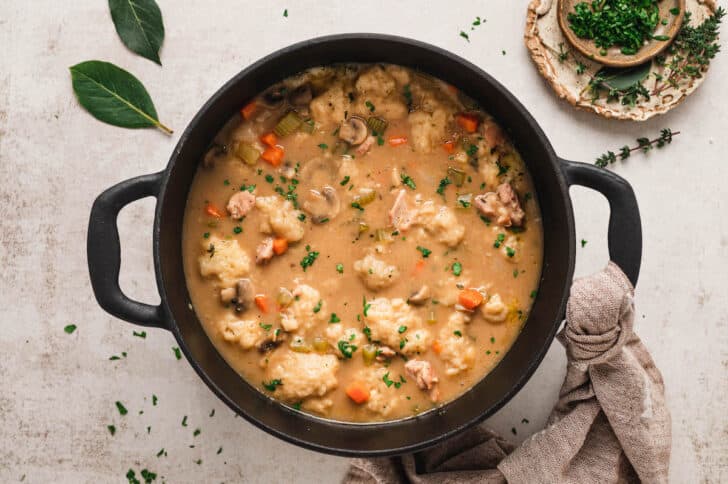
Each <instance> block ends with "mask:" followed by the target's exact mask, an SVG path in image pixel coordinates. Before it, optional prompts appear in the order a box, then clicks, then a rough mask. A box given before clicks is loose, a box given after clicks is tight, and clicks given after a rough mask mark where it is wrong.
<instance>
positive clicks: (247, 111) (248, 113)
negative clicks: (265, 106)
mask: <svg viewBox="0 0 728 484" xmlns="http://www.w3.org/2000/svg"><path fill="white" fill-rule="evenodd" d="M256 108H257V106H256V105H255V101H250V102H249V103H248V104H246V105H245V106H243V109H241V110H240V115H241V116H242V117H243V119H250V118H252V117H253V114H254V113H255V109H256Z"/></svg>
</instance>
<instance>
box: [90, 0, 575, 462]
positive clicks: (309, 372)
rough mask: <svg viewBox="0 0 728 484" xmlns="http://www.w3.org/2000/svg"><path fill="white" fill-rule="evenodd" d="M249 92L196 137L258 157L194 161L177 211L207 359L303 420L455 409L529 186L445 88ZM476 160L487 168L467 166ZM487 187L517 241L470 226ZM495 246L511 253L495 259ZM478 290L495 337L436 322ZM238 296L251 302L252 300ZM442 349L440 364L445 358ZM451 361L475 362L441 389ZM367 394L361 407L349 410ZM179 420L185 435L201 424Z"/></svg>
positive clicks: (506, 289)
mask: <svg viewBox="0 0 728 484" xmlns="http://www.w3.org/2000/svg"><path fill="white" fill-rule="evenodd" d="M281 11H282V10H279V11H278V12H279V13H280V12H281ZM471 20H472V19H471ZM463 27H466V28H464V30H465V32H467V33H471V32H470V27H471V26H470V25H469V23H468V24H463ZM458 30H459V29H458ZM456 32H457V30H456ZM499 51H500V49H496V50H495V52H496V53H498V52H499ZM491 53H492V52H491ZM569 60H570V61H571V60H572V59H571V57H570V58H569ZM571 69H573V66H571ZM572 72H573V70H572ZM260 87H261V88H263V89H262V90H261V93H260V94H259V95H258V96H255V97H253V98H252V99H251V100H249V101H246V105H245V106H239V107H238V108H245V109H246V112H248V114H251V113H250V111H251V110H253V113H252V116H251V117H250V118H249V119H246V118H245V115H244V114H243V115H242V116H241V113H239V112H237V110H236V113H235V115H234V117H232V118H231V119H230V122H229V123H227V124H225V126H224V127H223V128H222V129H221V130H220V132H218V133H217V134H215V136H214V138H213V139H215V141H216V142H217V143H219V144H221V145H222V144H224V145H225V146H229V147H235V148H237V146H238V145H239V144H240V143H241V142H247V143H250V144H251V146H254V147H255V149H256V152H258V151H260V152H262V151H263V150H266V151H267V152H268V153H267V154H266V158H262V157H261V155H262V153H259V154H258V155H256V156H257V158H256V159H255V160H253V162H252V163H249V162H248V161H246V160H243V159H242V158H241V157H240V156H238V155H237V153H236V151H237V149H231V150H230V151H229V152H228V153H227V154H226V155H225V156H224V157H220V158H219V160H218V161H217V162H216V163H214V164H211V165H210V164H208V165H205V166H203V164H202V163H199V169H198V170H197V172H196V174H195V178H194V180H193V182H192V186H191V188H190V191H189V194H188V202H187V204H186V208H185V215H184V220H183V222H184V225H183V231H182V248H183V263H184V273H185V278H186V282H187V287H188V288H189V295H190V306H191V308H193V310H194V311H195V312H196V314H198V315H199V319H200V322H201V324H202V326H203V329H204V330H205V331H206V332H207V334H208V335H209V337H210V340H211V341H212V343H213V344H214V346H215V348H216V349H217V351H218V352H219V353H220V355H221V356H222V357H223V358H224V359H225V360H226V361H227V362H228V363H229V365H230V366H231V368H232V369H234V370H235V371H236V372H237V373H238V374H239V375H240V376H241V378H243V379H244V380H245V381H247V382H249V383H250V384H252V385H253V386H254V387H255V388H256V389H257V391H259V392H261V393H262V394H265V395H266V396H268V397H269V398H271V399H276V400H280V401H281V402H282V403H284V404H285V405H287V406H288V407H289V408H290V409H291V410H294V409H300V410H301V411H302V412H306V413H307V414H309V413H310V414H315V415H316V416H319V417H321V418H327V419H331V420H336V421H342V422H362V423H369V422H379V421H387V420H396V419H400V418H406V417H409V416H410V415H411V414H412V412H415V413H417V412H421V411H426V410H428V409H431V408H433V407H435V406H439V405H444V404H447V403H448V402H450V401H452V400H453V399H455V398H457V397H458V396H459V395H461V394H462V393H463V392H465V391H467V390H468V389H469V388H471V387H472V386H473V385H474V384H476V383H477V382H478V381H480V379H482V378H483V377H484V376H485V375H486V374H487V373H488V372H489V371H491V369H492V368H493V366H494V365H495V364H496V362H497V361H496V360H497V357H493V356H492V355H493V354H495V352H496V351H500V352H501V354H503V353H505V352H506V351H507V350H508V348H509V347H510V346H511V345H512V344H513V341H514V340H515V338H516V335H517V334H519V331H520V329H521V327H522V325H523V324H526V323H525V320H526V318H527V315H528V314H529V312H530V309H531V304H532V303H533V302H534V300H532V299H529V297H528V294H529V292H530V291H531V290H532V289H534V288H537V287H538V281H539V277H540V274H541V265H540V264H541V260H542V258H543V257H542V255H543V253H542V247H543V243H542V235H543V232H542V226H541V216H540V213H539V206H538V203H537V201H536V200H535V197H534V200H533V201H531V202H529V203H527V204H526V203H525V201H526V199H527V196H526V195H525V194H526V193H530V192H533V190H534V187H533V180H532V179H531V177H530V174H529V173H528V172H527V171H526V164H525V163H524V162H523V160H522V159H521V157H520V155H519V153H518V152H517V150H516V149H515V148H514V146H513V144H512V142H511V140H510V139H509V138H508V134H507V132H505V131H502V130H499V129H498V128H499V126H498V124H497V120H496V119H494V118H492V117H491V116H490V115H489V114H488V112H487V108H488V106H487V105H485V106H484V108H485V109H483V108H480V107H479V106H477V104H476V103H475V102H474V101H473V100H471V99H469V98H468V97H467V95H465V93H462V92H459V91H458V89H457V88H458V87H459V86H455V85H453V86H451V85H448V84H447V83H445V82H442V81H440V80H437V79H433V78H431V77H430V76H428V75H427V74H424V73H421V72H416V71H413V70H410V69H408V68H404V67H400V66H393V65H387V64H377V65H374V64H371V65H359V64H347V65H336V66H328V67H326V66H324V67H321V68H318V69H316V70H311V71H305V72H303V73H301V74H299V75H296V76H295V77H291V78H287V79H282V80H278V81H277V82H276V84H275V85H270V86H260ZM299 88H300V89H299ZM349 93H351V98H349V97H348V95H349ZM299 98H300V99H299ZM251 101H253V102H254V106H253V107H248V104H247V103H249V102H251ZM367 101H369V103H370V105H371V106H369V105H367V104H366V102H367ZM486 102H487V101H486ZM375 105H376V106H375ZM370 107H371V108H373V111H371V110H370ZM291 113H293V114H291ZM294 116H295V117H298V118H300V119H297V120H296V119H294ZM284 118H286V119H288V120H289V121H290V120H294V121H296V124H297V127H296V129H295V130H292V131H290V132H288V133H286V134H285V135H277V136H276V138H277V139H276V141H275V146H277V147H279V148H280V149H281V151H279V152H278V154H277V155H276V157H272V156H271V152H274V151H276V149H275V148H273V147H269V146H267V145H266V146H263V143H262V142H261V141H259V140H261V138H262V137H265V135H267V134H268V133H270V132H272V131H273V132H274V131H275V127H277V126H278V125H279V124H280V122H281V121H282V120H283V119H284ZM314 120H315V121H314ZM279 131H280V130H279ZM486 134H487V136H486ZM486 138H487V141H486ZM266 139H268V141H271V140H270V139H269V138H266ZM390 140H391V141H392V142H391V143H390ZM319 145H322V146H319ZM486 145H487V146H488V147H487V148H486V147H485V146H486ZM380 146H381V148H380ZM269 148H270V149H269ZM489 151H490V152H489ZM481 153H487V154H488V155H487V156H480V155H481ZM238 158H240V160H238ZM269 158H270V159H269ZM478 158H482V159H481V160H479V161H480V165H481V166H476V165H477V163H476V161H478ZM496 159H500V161H501V168H500V171H503V170H505V169H506V165H508V166H510V168H509V169H507V170H508V171H507V172H506V173H501V176H500V177H496V176H495V175H496V174H497V173H498V171H499V168H497V167H496V164H495V160H496ZM297 160H298V161H297ZM200 161H204V160H200ZM486 164H488V165H491V164H492V167H490V168H492V170H491V169H490V168H489V169H488V170H481V168H483V169H484V168H486V167H485V165H486ZM223 180H228V181H229V185H225V184H224V183H223ZM486 180H487V181H486ZM254 184H257V187H255V188H253V186H254ZM450 185H453V187H450ZM501 185H510V188H511V189H512V190H513V192H514V194H515V195H516V197H515V198H514V204H515V203H516V202H517V203H518V204H519V205H520V207H521V209H522V210H523V212H524V214H525V217H524V218H523V223H520V222H519V223H518V225H519V226H520V227H528V229H527V230H526V231H521V232H520V233H519V234H518V235H515V234H516V232H517V231H518V228H517V227H516V228H515V230H514V229H513V226H512V227H504V224H503V223H502V222H501V223H499V220H501V221H502V220H504V219H503V218H502V217H500V212H499V211H496V212H495V213H498V215H490V216H487V217H486V216H485V214H484V213H485V211H488V209H487V208H486V207H484V206H483V205H481V204H480V203H479V202H476V198H475V197H477V196H479V195H482V196H485V195H486V194H487V193H490V192H494V193H495V194H498V192H500V191H502V189H501V188H500V186H501ZM479 186H480V187H481V188H478V187H479ZM503 188H506V187H503ZM239 189H242V190H243V191H242V192H240V191H239ZM533 193H534V194H535V192H533ZM249 195H250V196H249ZM233 196H234V197H235V199H234V200H231V197H233ZM477 200H480V198H478V199H477ZM205 202H207V203H210V204H212V205H213V206H214V207H215V208H216V210H215V211H213V213H210V212H208V211H206V210H205V208H206V205H207V203H205ZM236 204H237V205H236ZM228 207H230V208H231V210H230V211H227V210H226V209H227V208H228ZM466 207H467V208H466ZM233 208H234V209H239V211H238V212H237V213H238V215H236V216H235V217H231V214H230V213H228V212H235V211H234V210H233ZM503 208H504V210H515V208H512V207H511V206H510V205H508V204H503ZM214 212H217V213H214ZM488 213H490V212H488ZM217 215H219V216H217ZM504 215H505V214H504ZM481 216H482V217H483V218H481ZM478 218H481V220H478ZM512 220H516V221H517V217H516V218H513V217H512ZM236 227H240V229H241V232H240V233H239V234H237V233H236V232H237V230H236ZM205 233H206V234H209V235H208V237H207V238H203V236H202V234H205ZM498 237H500V242H499V244H500V245H499V247H493V245H494V242H495V241H497V240H498ZM269 238H272V239H273V240H276V242H275V244H274V246H273V247H271V246H270V245H269ZM284 240H285V241H286V243H285V244H284V243H283V241H284ZM511 240H513V242H511ZM516 240H517V242H516ZM262 242H265V244H263V243H262ZM211 244H212V246H213V248H210V245H211ZM577 244H578V239H577ZM506 246H510V247H511V248H512V249H514V250H515V251H516V253H515V254H514V256H513V258H512V259H509V258H508V257H507V252H506ZM271 248H273V249H274V250H273V251H271V250H270V249H271ZM270 252H273V253H272V254H271V253H270ZM210 255H212V257H210ZM516 260H517V264H514V262H516ZM466 267H467V269H468V270H467V272H466V271H465V268H466ZM526 267H528V270H527V271H526V272H525V273H524V272H522V270H523V268H526ZM516 268H517V271H518V272H517V278H516V277H515V276H513V274H514V273H516V271H514V269H516ZM299 269H300V270H299ZM248 282H249V283H250V284H249V286H248V285H247V284H248ZM481 287H488V293H489V294H500V295H501V296H502V297H503V301H504V304H505V305H507V306H508V312H507V317H508V323H507V324H508V328H507V329H508V331H506V332H503V333H501V330H499V329H498V327H499V326H498V323H497V322H495V321H493V322H489V321H488V320H486V319H485V317H486V316H487V314H486V313H487V312H484V311H480V310H473V311H472V313H469V314H468V317H469V318H470V319H471V324H468V325H466V326H462V325H456V326H453V323H452V316H453V315H456V314H458V313H457V311H458V310H457V309H456V308H455V307H454V305H453V304H454V302H459V301H460V299H461V297H462V298H463V300H464V301H466V303H465V304H468V305H470V304H476V303H478V304H482V303H483V301H482V298H480V299H479V297H480V296H482V295H480V296H478V295H475V294H474V292H475V291H474V289H475V288H481ZM246 288H247V289H246ZM281 288H284V289H283V291H282V290H281ZM468 289H470V290H471V291H472V293H471V291H467V290H468ZM463 293H465V295H463ZM467 294H470V299H467V297H468V296H467ZM256 296H264V297H265V298H266V299H267V304H264V303H263V301H262V299H261V298H259V299H258V304H255V298H256ZM357 298H358V299H359V300H357ZM359 301H361V302H359ZM515 301H519V303H518V304H517V303H516V302H515ZM496 302H497V301H496ZM486 304H487V302H486ZM493 305H495V302H494V303H493ZM463 307H466V306H463ZM475 307H477V305H476V306H475ZM521 310H522V312H521V313H518V314H519V317H518V318H517V317H516V313H517V312H518V311H521ZM499 315H500V313H499ZM519 318H520V319H519ZM286 328H288V329H286ZM495 334H497V335H498V341H497V343H493V344H491V343H489V342H488V339H489V338H490V336H491V335H495ZM150 337H151V336H150ZM453 341H454V342H456V344H457V347H458V349H457V351H449V349H450V348H451V346H450V345H451V343H452V342H453ZM439 345H442V347H439ZM486 350H488V351H491V356H486V355H485V354H484V353H483V352H484V351H486ZM463 352H467V353H468V354H475V352H477V353H478V355H480V358H471V359H468V361H467V362H466V364H467V368H462V369H461V371H460V372H459V373H458V374H457V377H454V378H445V377H444V375H445V372H446V371H447V369H448V368H451V367H453V365H455V366H459V365H460V364H459V363H457V362H456V361H454V359H455V358H457V357H458V356H459V355H461V354H463ZM117 354H118V353H117ZM180 356H181V352H180ZM118 363H121V362H118ZM118 363H115V364H114V365H115V366H116V365H117V364H118ZM405 364H409V365H410V367H409V371H410V372H411V371H413V365H419V364H422V365H423V369H424V368H425V367H426V365H427V364H429V365H431V369H432V371H433V372H434V374H435V375H436V376H438V377H440V379H439V381H438V382H437V392H434V393H437V394H438V395H439V397H438V399H437V401H436V402H433V401H432V400H431V396H432V394H431V392H430V391H426V390H421V389H420V388H419V387H418V386H417V385H415V384H414V383H415V381H414V377H409V376H407V375H408V374H409V373H406V372H407V371H408V370H407V369H405V366H404V365H405ZM385 372H387V377H386V379H383V374H384V373H385ZM304 374H305V375H304ZM405 378H406V379H405ZM384 382H389V385H390V387H391V388H385V385H386V383H384ZM277 383H280V384H277ZM402 385H405V386H404V387H402ZM377 388H378V389H379V390H382V392H381V393H380V394H379V395H376V394H375V393H374V391H375V390H376V389H377ZM398 388H399V389H405V390H406V392H402V393H401V394H396V393H395V390H396V389H398ZM349 389H352V391H351V392H347V390H349ZM354 390H356V391H354ZM359 390H361V392H359ZM367 392H372V393H371V395H370V397H371V399H370V400H369V401H364V402H358V401H357V400H361V399H362V398H364V395H366V393H367ZM350 393H351V394H350ZM434 393H433V394H434ZM352 395H353V396H352ZM399 396H401V397H402V398H396V397H399ZM375 397H376V398H375ZM406 397H409V400H407V399H406ZM377 400H379V401H377ZM329 401H330V402H332V403H331V405H329V404H328V402H329ZM324 402H325V405H322V404H321V403H324ZM149 403H150V404H151V402H149ZM137 410H138V409H134V412H136V411H137ZM145 411H146V410H145ZM207 412H209V409H208V410H207ZM207 412H205V411H204V410H203V415H204V413H207ZM117 418H118V417H117ZM122 418H123V417H122ZM193 418H194V417H190V424H189V430H190V434H192V430H194V429H195V428H196V427H201V425H198V424H201V422H195V423H196V425H194V426H193V425H192V423H193ZM109 423H115V422H109ZM105 425H106V423H104V424H103V425H102V430H103V426H105ZM116 426H117V430H119V433H122V432H121V428H120V427H119V425H118V424H117V425H116ZM142 428H144V427H142ZM142 432H143V431H142ZM191 436H192V435H188V438H189V437H191ZM200 438H202V435H201V434H200V436H199V438H198V439H196V440H200ZM201 442H202V441H201V440H200V442H194V444H197V447H198V450H199V447H200V443H201ZM188 444H191V443H189V442H188ZM156 449H157V450H158V449H159V447H157V448H156ZM214 449H215V448H213V450H214ZM196 458H197V457H196V456H195V457H193V459H196ZM138 475H139V471H138V470H137V476H138Z"/></svg>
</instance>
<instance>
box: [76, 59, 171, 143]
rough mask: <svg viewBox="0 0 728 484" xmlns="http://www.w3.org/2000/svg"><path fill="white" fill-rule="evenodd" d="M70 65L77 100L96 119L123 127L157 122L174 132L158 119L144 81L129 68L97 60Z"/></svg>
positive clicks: (134, 126) (162, 128)
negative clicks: (125, 68) (129, 70)
mask: <svg viewBox="0 0 728 484" xmlns="http://www.w3.org/2000/svg"><path fill="white" fill-rule="evenodd" d="M69 69H70V71H71V80H72V83H73V90H74V92H75V93H76V97H77V98H78V102H79V103H81V105H82V106H83V107H84V108H86V110H87V111H88V112H89V113H91V115H92V116H94V117H95V118H96V119H98V120H100V121H103V122H104V123H108V124H113V125H114V126H121V127H123V128H149V127H152V126H155V127H157V128H159V129H161V130H162V131H164V132H165V133H167V134H172V130H171V129H169V128H168V127H166V126H165V125H163V124H162V123H160V122H159V118H158V117H157V110H156V109H155V108H154V103H153V102H152V98H151V97H149V93H148V92H147V90H146V88H145V87H144V85H143V84H142V83H141V81H139V79H137V78H136V77H134V76H133V75H132V74H130V73H129V72H127V71H125V70H124V69H122V68H120V67H117V66H115V65H114V64H111V63H109V62H103V61H98V60H91V61H86V62H81V63H80V64H76V65H75V66H72V67H70V68H69Z"/></svg>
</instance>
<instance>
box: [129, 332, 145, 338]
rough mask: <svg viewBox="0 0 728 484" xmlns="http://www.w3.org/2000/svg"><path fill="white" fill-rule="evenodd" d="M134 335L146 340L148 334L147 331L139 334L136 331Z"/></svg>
mask: <svg viewBox="0 0 728 484" xmlns="http://www.w3.org/2000/svg"><path fill="white" fill-rule="evenodd" d="M132 334H133V335H134V336H136V337H137V338H142V339H144V338H146V337H147V332H146V331H139V332H138V333H137V332H136V331H132Z"/></svg>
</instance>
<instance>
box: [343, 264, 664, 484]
mask: <svg viewBox="0 0 728 484" xmlns="http://www.w3.org/2000/svg"><path fill="white" fill-rule="evenodd" d="M633 294H634V289H633V287H632V285H631V284H630V282H629V280H628V279H627V277H626V276H625V275H624V273H623V272H622V271H621V270H620V269H619V267H617V265H616V264H614V263H611V262H610V263H609V265H608V266H607V267H606V269H604V270H603V271H602V272H599V273H597V274H595V275H592V276H590V277H586V278H583V279H577V280H575V281H574V284H573V285H572V287H571V294H570V296H569V301H568V303H567V308H566V326H565V327H564V329H563V330H562V331H561V332H560V333H559V335H558V340H559V341H560V342H561V343H562V344H563V345H564V346H565V347H566V354H567V358H568V366H567V371H566V378H565V380H564V384H563V385H562V387H561V391H560V393H559V401H558V402H557V403H556V406H555V407H554V409H553V410H552V412H551V415H550V416H549V419H548V422H547V426H546V428H545V429H544V430H542V431H540V432H538V433H536V434H535V435H533V436H531V437H530V438H529V439H527V440H526V441H525V442H523V443H522V444H521V446H520V447H518V448H516V449H515V450H514V448H513V446H512V445H510V444H509V443H507V442H506V441H504V440H502V439H501V438H500V437H498V436H497V435H495V434H494V433H492V432H490V431H489V430H486V429H484V428H480V427H479V428H475V429H472V430H470V431H468V432H466V433H464V434H463V435H460V436H458V437H456V438H454V439H451V440H449V441H447V442H445V443H444V444H441V445H438V446H437V447H435V448H433V449H429V450H425V451H423V452H419V453H417V454H412V455H405V456H401V457H394V458H381V459H354V460H352V463H351V467H350V469H349V472H348V474H347V475H346V477H345V478H344V482H346V483H352V484H359V483H361V484H364V483H367V484H368V483H399V482H401V483H413V484H434V483H443V484H450V483H452V484H455V483H457V484H461V483H476V482H477V483H502V482H510V483H529V484H530V483H557V482H558V483H592V482H598V483H611V482H615V483H616V482H639V481H640V480H641V481H642V482H646V483H653V482H656V483H659V482H667V474H668V468H669V463H670V446H671V430H670V413H669V411H668V409H667V406H666V405H665V388H664V385H663V381H662V376H661V375H660V372H659V371H658V370H657V368H656V367H655V364H654V362H653V361H652V358H651V357H650V355H649V353H648V352H647V349H646V348H645V346H644V345H643V344H642V342H641V341H640V339H639V338H638V337H637V335H636V334H635V333H634V331H633V325H634V305H633V302H632V296H633Z"/></svg>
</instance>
